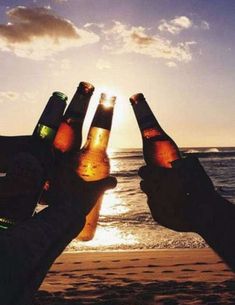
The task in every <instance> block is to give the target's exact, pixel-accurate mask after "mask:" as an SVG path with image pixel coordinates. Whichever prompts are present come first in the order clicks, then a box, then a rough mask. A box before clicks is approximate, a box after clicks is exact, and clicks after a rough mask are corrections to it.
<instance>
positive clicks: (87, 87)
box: [78, 82, 95, 95]
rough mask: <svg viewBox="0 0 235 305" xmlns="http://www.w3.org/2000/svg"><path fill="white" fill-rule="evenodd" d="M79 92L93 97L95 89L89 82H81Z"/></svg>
mask: <svg viewBox="0 0 235 305" xmlns="http://www.w3.org/2000/svg"><path fill="white" fill-rule="evenodd" d="M78 90H79V91H81V92H82V93H84V94H90V95H92V94H93V92H94V90H95V87H94V86H93V85H92V84H90V83H88V82H80V83H79V85H78Z"/></svg>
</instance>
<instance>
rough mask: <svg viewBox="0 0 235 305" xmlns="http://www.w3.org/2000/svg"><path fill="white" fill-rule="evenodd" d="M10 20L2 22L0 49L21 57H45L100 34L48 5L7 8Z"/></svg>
mask: <svg viewBox="0 0 235 305" xmlns="http://www.w3.org/2000/svg"><path fill="white" fill-rule="evenodd" d="M7 16H8V18H9V22H8V23H7V24H0V50H2V51H11V52H14V53H15V54H16V55H18V56H21V57H30V58H32V59H42V58H44V57H46V56H48V55H51V54H53V53H55V52H58V51H61V50H65V49H67V48H69V47H79V46H82V45H84V44H89V43H94V42H97V41H98V40H99V37H98V36H97V35H96V34H94V33H92V32H88V31H86V30H84V29H78V28H77V27H76V26H75V25H74V24H73V23H72V22H71V21H69V20H67V19H64V18H62V17H60V16H57V15H56V14H55V13H54V12H53V11H52V10H51V9H49V8H28V7H24V6H17V7H15V8H13V9H10V10H8V11H7Z"/></svg>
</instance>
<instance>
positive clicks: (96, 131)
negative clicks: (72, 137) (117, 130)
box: [85, 104, 113, 151]
mask: <svg viewBox="0 0 235 305" xmlns="http://www.w3.org/2000/svg"><path fill="white" fill-rule="evenodd" d="M112 118H113V106H109V107H107V106H105V105H103V104H99V105H98V107H97V109H96V113H95V115H94V118H93V121H92V123H91V127H90V130H89V133H88V137H87V142H86V144H85V148H88V147H89V149H92V150H94V149H95V150H99V151H101V150H102V151H105V150H106V149H107V146H108V141H109V135H110V130H111V127H112Z"/></svg>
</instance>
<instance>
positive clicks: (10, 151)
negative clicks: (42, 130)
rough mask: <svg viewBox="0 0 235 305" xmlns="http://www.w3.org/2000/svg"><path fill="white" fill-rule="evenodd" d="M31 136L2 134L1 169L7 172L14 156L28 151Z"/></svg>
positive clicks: (0, 139) (0, 140) (0, 142)
mask: <svg viewBox="0 0 235 305" xmlns="http://www.w3.org/2000/svg"><path fill="white" fill-rule="evenodd" d="M30 139H31V136H17V137H5V136H0V147H1V151H0V171H1V172H6V171H7V168H8V166H9V164H10V162H11V160H12V158H13V157H14V156H15V155H16V154H17V153H19V152H22V151H24V152H28V151H29V149H30Z"/></svg>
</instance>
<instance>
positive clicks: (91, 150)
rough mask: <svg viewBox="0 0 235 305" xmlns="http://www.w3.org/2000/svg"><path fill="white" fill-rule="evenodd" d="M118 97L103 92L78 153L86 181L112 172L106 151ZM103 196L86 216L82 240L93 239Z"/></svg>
mask: <svg viewBox="0 0 235 305" xmlns="http://www.w3.org/2000/svg"><path fill="white" fill-rule="evenodd" d="M115 100H116V97H115V96H112V97H108V96H107V95H106V94H104V93H102V94H101V98H100V101H99V105H98V107H97V109H96V112H95V115H94V118H93V121H92V123H91V127H90V129H89V132H88V136H87V141H86V143H85V145H84V146H83V148H82V149H81V151H80V153H79V154H78V159H77V166H76V172H77V174H78V175H79V176H80V177H81V178H83V179H84V180H85V181H96V180H100V179H103V178H106V177H107V176H108V175H109V173H110V163H109V158H108V155H107V152H106V149H107V146H108V141H109V135H110V130H111V125H112V117H113V109H114V104H115ZM102 197H103V196H101V197H100V198H99V199H98V200H97V202H96V204H95V205H94V207H93V209H92V210H91V211H90V213H89V214H88V215H87V217H86V223H85V226H84V228H83V230H82V231H81V232H80V234H79V235H78V239H79V240H82V241H88V240H91V239H92V238H93V237H94V234H95V231H96V227H97V222H98V218H99V211H100V208H101V203H102Z"/></svg>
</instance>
